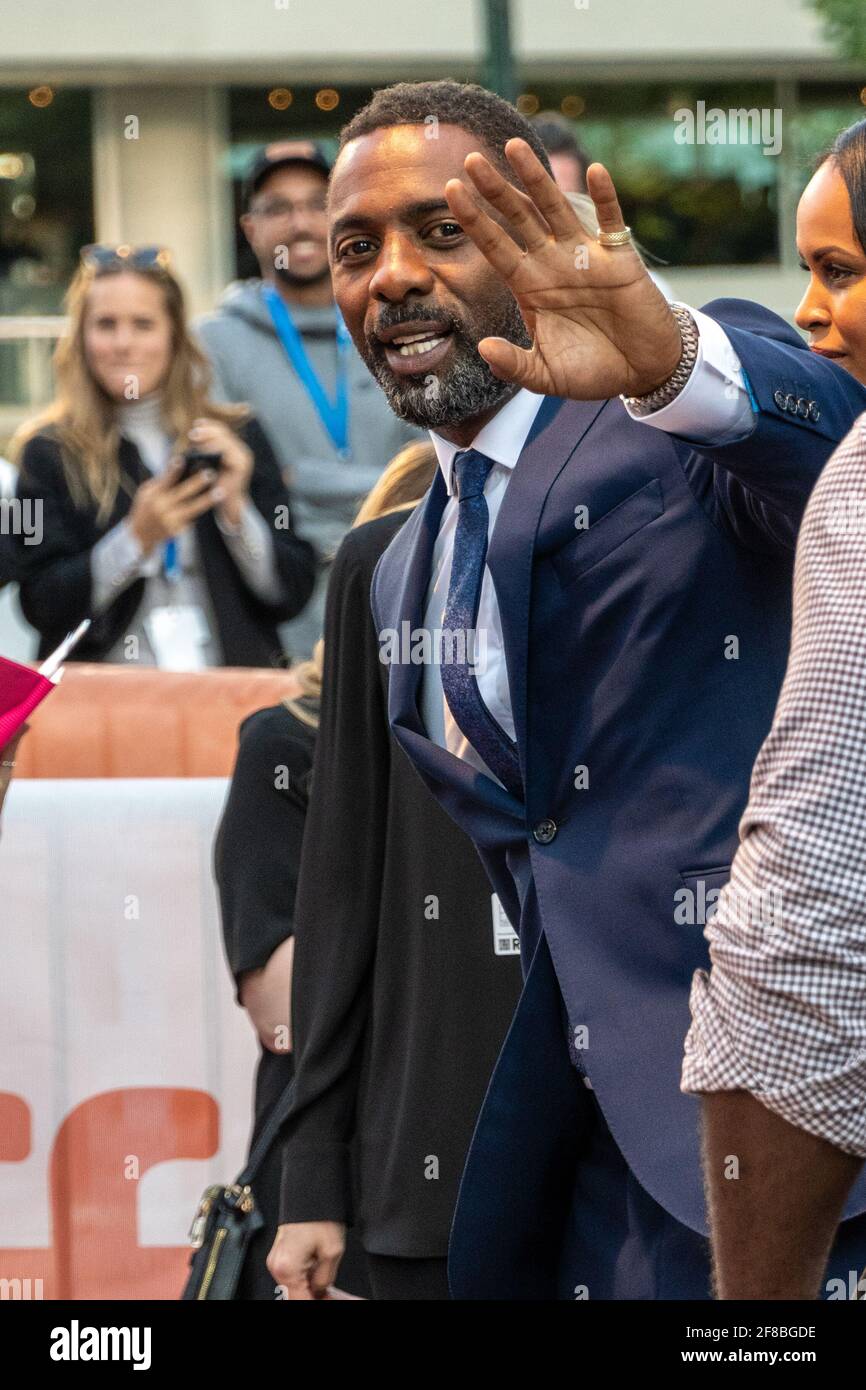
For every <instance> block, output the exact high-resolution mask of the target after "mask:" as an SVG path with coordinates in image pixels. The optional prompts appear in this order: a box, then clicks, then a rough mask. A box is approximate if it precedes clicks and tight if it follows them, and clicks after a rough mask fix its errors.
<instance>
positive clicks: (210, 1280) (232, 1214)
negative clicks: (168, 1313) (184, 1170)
mask: <svg viewBox="0 0 866 1390" xmlns="http://www.w3.org/2000/svg"><path fill="white" fill-rule="evenodd" d="M294 1089H295V1083H294V1079H292V1080H291V1081H290V1082H289V1084H288V1086H287V1087H286V1089H285V1091H283V1093H282V1095H281V1096H280V1098H279V1100H278V1101H277V1103H276V1105H275V1106H274V1108H273V1110H272V1111H271V1114H270V1116H269V1117H268V1122H267V1124H266V1125H265V1127H264V1129H263V1130H262V1132H261V1134H260V1135H259V1137H258V1139H257V1140H256V1142H255V1144H254V1145H253V1148H252V1152H251V1153H250V1156H249V1159H248V1160H247V1165H246V1167H245V1168H244V1170H243V1172H242V1173H239V1174H238V1176H237V1178H236V1179H235V1181H234V1182H233V1183H231V1184H230V1186H228V1187H221V1186H220V1185H219V1184H216V1185H215V1186H213V1187H207V1188H205V1191H204V1194H203V1196H202V1199H201V1201H200V1202H199V1205H198V1210H197V1212H196V1214H195V1217H194V1218H193V1223H192V1226H191V1227H190V1232H189V1241H190V1245H191V1246H192V1254H191V1255H190V1259H189V1263H190V1272H189V1278H188V1279H187V1281H186V1284H185V1286H184V1290H183V1293H182V1294H181V1296H180V1297H181V1301H182V1302H189V1301H193V1300H195V1301H197V1302H198V1301H201V1300H217V1299H232V1298H234V1297H235V1294H236V1292H237V1287H238V1280H239V1278H240V1273H241V1270H242V1268H243V1263H244V1260H245V1258H246V1254H247V1250H248V1249H249V1244H250V1241H251V1240H252V1238H253V1236H254V1235H255V1234H256V1232H257V1231H260V1230H261V1228H262V1226H263V1225H264V1224H265V1222H264V1217H263V1216H262V1213H261V1211H260V1210H259V1208H258V1206H257V1205H256V1199H255V1195H254V1193H253V1183H254V1182H255V1178H256V1174H257V1173H258V1171H259V1169H260V1168H261V1166H262V1164H263V1162H264V1160H265V1158H266V1157H267V1154H268V1152H269V1150H270V1147H271V1145H272V1144H273V1143H274V1141H275V1140H276V1138H277V1135H278V1134H279V1132H280V1129H281V1128H282V1126H283V1124H284V1122H285V1121H286V1120H287V1119H288V1116H289V1112H290V1111H291V1108H292V1101H293V1099H294Z"/></svg>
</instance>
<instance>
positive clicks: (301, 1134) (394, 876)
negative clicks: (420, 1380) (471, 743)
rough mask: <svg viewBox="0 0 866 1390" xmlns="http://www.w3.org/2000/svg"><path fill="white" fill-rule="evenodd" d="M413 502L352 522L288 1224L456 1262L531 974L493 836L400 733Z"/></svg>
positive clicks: (299, 968) (298, 1029)
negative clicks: (393, 584) (381, 631)
mask: <svg viewBox="0 0 866 1390" xmlns="http://www.w3.org/2000/svg"><path fill="white" fill-rule="evenodd" d="M407 515H408V513H407V512H402V513H396V514H393V515H391V516H385V517H381V518H379V519H378V520H376V521H371V522H369V523H368V524H367V525H366V526H360V527H358V528H357V529H356V530H354V531H350V532H349V534H348V535H347V536H346V538H345V540H344V541H343V544H342V545H341V547H340V550H339V551H338V553H337V557H336V560H335V562H334V568H333V571H332V574H331V580H330V587H329V591H328V603H327V611H326V617H325V670H324V684H323V692H322V705H321V722H320V727H319V737H318V740H317V744H316V753H315V761H314V765H313V779H312V790H311V796H310V805H309V810H308V812H307V824H306V830H305V834H304V844H303V854H302V859H301V872H300V879H299V884H298V891H297V899H296V905H295V930H296V940H295V958H294V974H293V982H292V1032H293V1038H294V1044H295V1068H296V1072H295V1078H296V1086H297V1093H296V1108H295V1111H294V1112H293V1116H292V1118H291V1119H290V1121H289V1122H288V1126H287V1130H286V1139H285V1143H284V1162H283V1179H282V1190H281V1203H280V1219H281V1221H283V1222H287V1221H291V1222H295V1221H315V1220H333V1221H345V1222H347V1223H353V1224H354V1225H355V1226H356V1227H357V1230H358V1233H359V1236H360V1240H361V1243H362V1245H363V1247H364V1248H365V1249H366V1250H368V1251H370V1252H373V1253H375V1254H380V1255H395V1256H403V1257H414V1258H439V1257H442V1256H444V1255H445V1253H446V1251H447V1247H448V1231H449V1227H450V1224H451V1217H452V1214H453V1211H454V1206H455V1203H456V1198H457V1188H458V1184H459V1181H460V1175H461V1172H462V1169H463V1163H464V1159H465V1156H466V1151H467V1149H468V1147H469V1140H470V1138H471V1135H472V1130H473V1126H474V1124H475V1119H476V1116H477V1114H478V1111H479V1109H480V1106H481V1101H482V1099H483V1097H484V1092H485V1089H486V1086H487V1082H488V1080H489V1077H490V1073H491V1071H492V1069H493V1065H494V1062H495V1061H496V1057H497V1055H498V1053H499V1049H500V1046H501V1043H502V1040H503V1037H504V1035H505V1032H506V1029H507V1027H508V1024H509V1022H510V1019H511V1015H512V1013H513V1010H514V1006H515V1004H516V1002H517V997H518V995H519V992H520V987H521V973H520V963H519V957H518V956H517V955H511V956H507V955H497V954H496V953H495V950H494V925H493V912H492V904H491V888H490V885H489V883H488V881H487V878H486V877H485V874H484V871H483V869H482V867H481V863H480V861H479V859H478V856H477V855H476V852H475V849H474V846H473V845H472V843H471V842H470V840H469V839H468V837H467V836H466V835H464V834H463V832H462V831H460V830H458V829H457V827H456V826H455V825H454V824H453V823H452V822H451V821H450V820H449V819H448V817H447V816H446V814H445V812H444V811H443V810H442V809H441V808H440V806H439V805H438V804H437V802H436V801H435V800H434V798H433V796H432V795H431V794H430V792H429V791H428V790H427V788H426V787H425V786H424V784H423V783H422V781H421V779H420V778H419V777H418V775H417V774H416V772H415V770H414V768H413V767H412V765H411V764H410V762H409V761H408V759H407V758H406V756H405V754H404V753H403V752H402V750H401V749H400V748H399V746H398V745H397V744H396V742H395V741H394V740H393V738H392V737H391V735H390V732H389V729H388V723H387V717H386V676H387V668H386V667H385V666H383V665H382V663H381V662H380V660H379V647H378V642H377V639H376V633H375V630H374V627H373V620H372V615H371V612H370V598H369V595H370V581H371V578H372V574H373V569H374V567H375V564H376V561H377V560H378V558H379V556H380V555H381V553H382V551H383V550H384V549H385V548H386V546H387V545H388V544H389V542H390V541H391V539H392V537H393V536H394V535H395V533H396V532H397V531H398V530H399V528H400V526H401V525H402V524H403V522H404V521H405V519H406V516H407ZM355 1144H356V1145H357V1149H356V1152H357V1166H356V1165H355V1164H354V1163H352V1162H351V1156H352V1153H353V1152H355V1149H354V1147H353V1146H354V1145H355ZM353 1189H354V1191H353Z"/></svg>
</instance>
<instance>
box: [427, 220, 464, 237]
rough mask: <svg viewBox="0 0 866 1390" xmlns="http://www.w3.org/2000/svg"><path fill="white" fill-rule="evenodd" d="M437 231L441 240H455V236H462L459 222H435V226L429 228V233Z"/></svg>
mask: <svg viewBox="0 0 866 1390" xmlns="http://www.w3.org/2000/svg"><path fill="white" fill-rule="evenodd" d="M434 233H439V234H440V235H441V238H442V240H443V241H455V240H456V239H457V237H461V236H463V228H462V227H461V226H460V223H459V222H451V221H449V222H437V223H436V225H435V227H431V228H430V233H429V235H431V236H432V235H433V234H434Z"/></svg>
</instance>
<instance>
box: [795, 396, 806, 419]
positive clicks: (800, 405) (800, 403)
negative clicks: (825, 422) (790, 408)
mask: <svg viewBox="0 0 866 1390" xmlns="http://www.w3.org/2000/svg"><path fill="white" fill-rule="evenodd" d="M797 414H798V415H802V417H803V419H804V420H808V418H809V402H808V401H807V400H806V398H805V397H804V396H798V397H797Z"/></svg>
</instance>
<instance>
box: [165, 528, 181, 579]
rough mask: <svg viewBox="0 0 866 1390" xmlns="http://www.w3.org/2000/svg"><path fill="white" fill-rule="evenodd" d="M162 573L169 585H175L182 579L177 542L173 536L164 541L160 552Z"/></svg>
mask: <svg viewBox="0 0 866 1390" xmlns="http://www.w3.org/2000/svg"><path fill="white" fill-rule="evenodd" d="M162 572H163V574H164V575H165V577H166V579H167V580H168V582H169V583H170V584H177V583H179V581H180V580H181V579H182V578H183V571H182V570H181V567H180V558H179V556H178V553H177V541H176V540H175V538H174V537H173V536H172V537H171V539H170V540H167V541H166V543H165V548H164V549H163V552H162Z"/></svg>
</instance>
